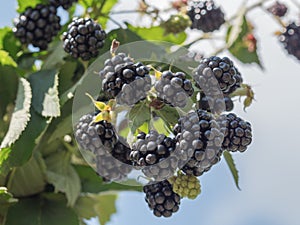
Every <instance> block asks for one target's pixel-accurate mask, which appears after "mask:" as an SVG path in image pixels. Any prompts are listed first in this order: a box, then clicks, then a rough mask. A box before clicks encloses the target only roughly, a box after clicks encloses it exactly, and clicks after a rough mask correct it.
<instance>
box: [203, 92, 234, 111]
mask: <svg viewBox="0 0 300 225" xmlns="http://www.w3.org/2000/svg"><path fill="white" fill-rule="evenodd" d="M198 108H199V109H202V110H206V111H208V112H216V113H218V114H220V113H222V112H223V111H227V112H229V111H232V110H233V108H234V104H233V101H232V100H231V98H230V97H229V96H224V97H223V98H213V97H211V96H206V95H204V94H201V97H200V100H199V101H198Z"/></svg>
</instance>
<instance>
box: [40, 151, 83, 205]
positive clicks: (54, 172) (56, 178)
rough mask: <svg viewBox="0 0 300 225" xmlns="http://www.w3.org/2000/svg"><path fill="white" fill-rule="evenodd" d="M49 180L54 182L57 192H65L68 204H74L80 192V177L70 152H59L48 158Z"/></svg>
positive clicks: (51, 182)
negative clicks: (72, 163) (72, 162)
mask: <svg viewBox="0 0 300 225" xmlns="http://www.w3.org/2000/svg"><path fill="white" fill-rule="evenodd" d="M46 165H47V172H46V174H47V180H48V182H49V183H50V184H53V185H54V187H55V191H56V192H59V191H60V192H63V193H65V194H66V197H67V199H68V205H69V206H73V205H74V203H75V202H76V199H77V197H78V196H79V194H80V189H81V185H80V179H79V176H78V174H77V173H76V171H75V169H74V168H73V166H72V165H71V153H70V152H66V151H63V152H58V153H54V154H52V155H50V156H49V157H47V158H46Z"/></svg>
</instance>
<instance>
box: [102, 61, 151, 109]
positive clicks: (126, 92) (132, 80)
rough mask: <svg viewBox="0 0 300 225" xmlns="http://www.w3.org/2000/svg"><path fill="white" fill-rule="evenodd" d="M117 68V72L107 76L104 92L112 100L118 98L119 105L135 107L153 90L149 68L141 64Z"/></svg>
mask: <svg viewBox="0 0 300 225" xmlns="http://www.w3.org/2000/svg"><path fill="white" fill-rule="evenodd" d="M117 67H118V68H117ZM117 67H115V70H116V72H108V73H107V74H106V76H105V78H104V80H103V82H102V87H103V91H104V92H105V93H106V94H107V95H108V96H109V97H110V98H116V101H117V103H118V104H125V105H133V104H135V103H137V102H139V101H140V100H143V99H145V98H146V96H147V92H148V91H149V90H150V89H151V77H150V75H149V68H148V67H146V66H144V65H143V64H142V63H140V62H139V63H136V64H133V63H131V62H129V63H125V64H121V65H119V66H117Z"/></svg>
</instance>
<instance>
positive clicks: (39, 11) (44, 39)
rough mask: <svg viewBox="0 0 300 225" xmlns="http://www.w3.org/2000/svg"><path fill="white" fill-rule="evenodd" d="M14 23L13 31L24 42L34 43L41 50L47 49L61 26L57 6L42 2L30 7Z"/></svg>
mask: <svg viewBox="0 0 300 225" xmlns="http://www.w3.org/2000/svg"><path fill="white" fill-rule="evenodd" d="M14 25H15V27H14V28H13V32H14V34H15V36H16V37H17V38H18V39H20V41H21V43H22V44H26V45H28V44H32V45H33V46H34V47H37V48H39V49H40V50H46V49H47V47H48V44H49V43H50V42H51V41H52V39H53V37H55V36H56V35H57V34H58V32H59V30H60V28H61V26H60V17H59V16H57V15H56V8H55V7H53V6H49V5H42V4H38V5H37V6H36V7H34V8H32V7H28V8H27V9H26V10H25V12H23V13H22V14H20V16H19V17H18V18H16V19H15V20H14Z"/></svg>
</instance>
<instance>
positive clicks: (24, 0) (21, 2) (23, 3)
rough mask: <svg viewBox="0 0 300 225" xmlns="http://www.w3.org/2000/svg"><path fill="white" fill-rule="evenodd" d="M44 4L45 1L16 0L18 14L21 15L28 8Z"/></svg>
mask: <svg viewBox="0 0 300 225" xmlns="http://www.w3.org/2000/svg"><path fill="white" fill-rule="evenodd" d="M41 3H42V4H45V3H47V0H18V6H19V7H18V12H19V13H22V12H24V11H25V9H26V8H28V7H35V6H36V5H37V4H41Z"/></svg>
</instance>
